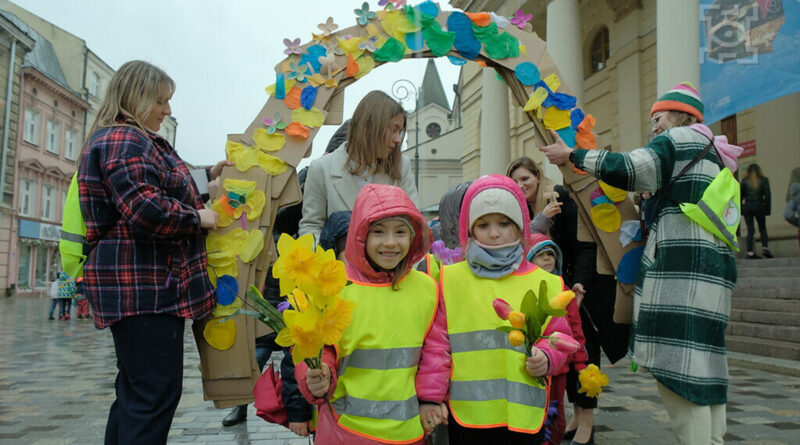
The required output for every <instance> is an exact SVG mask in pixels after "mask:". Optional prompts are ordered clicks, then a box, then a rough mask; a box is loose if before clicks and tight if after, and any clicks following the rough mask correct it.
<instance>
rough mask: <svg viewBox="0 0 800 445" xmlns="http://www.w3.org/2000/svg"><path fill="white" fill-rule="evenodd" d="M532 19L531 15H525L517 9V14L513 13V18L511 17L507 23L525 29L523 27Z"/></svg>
mask: <svg viewBox="0 0 800 445" xmlns="http://www.w3.org/2000/svg"><path fill="white" fill-rule="evenodd" d="M532 18H533V14H525V12H523V11H522V10H521V9H517V12H515V13H514V17H511V18H510V20H509V21H510V22H511V24H512V25H517V28H519V29H525V25H527V24H528V22H530V21H531V19H532Z"/></svg>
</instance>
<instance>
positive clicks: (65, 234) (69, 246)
mask: <svg viewBox="0 0 800 445" xmlns="http://www.w3.org/2000/svg"><path fill="white" fill-rule="evenodd" d="M85 245H86V223H85V222H84V220H83V214H82V213H81V202H80V194H79V193H78V173H77V172H76V173H75V175H73V176H72V182H71V183H70V184H69V190H68V191H67V200H66V201H65V202H64V213H63V215H62V218H61V240H59V242H58V252H59V253H60V254H61V269H62V270H63V271H64V272H65V273H66V274H67V275H69V276H71V277H73V278H78V277H80V276H82V275H83V262H84V261H86V255H85V254H84V246H85Z"/></svg>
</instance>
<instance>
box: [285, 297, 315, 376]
mask: <svg viewBox="0 0 800 445" xmlns="http://www.w3.org/2000/svg"><path fill="white" fill-rule="evenodd" d="M321 315H322V314H321V313H320V312H319V311H318V310H316V309H315V308H314V307H313V306H311V307H309V308H308V310H306V311H303V312H298V311H293V310H287V311H284V312H283V321H284V323H286V327H285V328H284V329H282V330H281V332H280V333H278V336H277V337H276V338H275V343H277V344H279V345H281V346H286V347H289V346H294V349H292V360H294V364H295V365H296V364H298V363H300V362H302V361H303V360H305V359H307V358H316V357H317V356H319V352H320V350H322V347H323V346H324V342H323V341H322V333H321V332H320V331H319V329H318V323H319V322H320V319H321Z"/></svg>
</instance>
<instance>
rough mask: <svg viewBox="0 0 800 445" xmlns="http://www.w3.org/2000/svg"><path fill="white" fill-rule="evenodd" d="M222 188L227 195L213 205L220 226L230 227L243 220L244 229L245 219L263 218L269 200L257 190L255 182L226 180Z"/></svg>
mask: <svg viewBox="0 0 800 445" xmlns="http://www.w3.org/2000/svg"><path fill="white" fill-rule="evenodd" d="M222 187H223V189H224V190H225V194H224V195H222V196H221V197H220V198H219V199H217V200H216V201H214V203H213V204H211V208H212V209H214V210H215V211H216V212H217V213H219V222H218V223H217V225H218V226H220V227H228V226H229V225H231V223H232V222H233V221H234V220H236V219H241V221H242V227H243V228H244V227H246V222H245V218H246V219H247V220H249V221H255V220H256V219H258V217H260V216H261V212H262V211H263V210H264V205H265V204H266V201H267V198H266V195H265V194H264V192H262V191H261V190H256V183H255V182H254V181H245V180H238V179H230V178H226V179H225V181H224V182H223V183H222Z"/></svg>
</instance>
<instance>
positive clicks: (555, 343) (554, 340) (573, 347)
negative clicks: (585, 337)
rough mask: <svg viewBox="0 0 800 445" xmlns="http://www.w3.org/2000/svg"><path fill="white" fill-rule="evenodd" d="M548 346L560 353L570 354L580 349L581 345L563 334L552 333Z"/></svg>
mask: <svg viewBox="0 0 800 445" xmlns="http://www.w3.org/2000/svg"><path fill="white" fill-rule="evenodd" d="M550 346H552V347H554V348H556V349H557V350H559V351H561V352H566V353H567V354H572V353H574V352H575V351H577V350H578V348H580V347H581V344H580V343H578V342H577V341H576V340H575V339H574V338H572V337H571V336H569V335H567V334H564V333H563V332H554V333H552V334H551V335H550Z"/></svg>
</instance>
